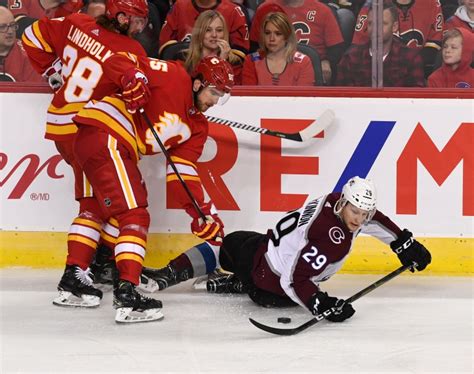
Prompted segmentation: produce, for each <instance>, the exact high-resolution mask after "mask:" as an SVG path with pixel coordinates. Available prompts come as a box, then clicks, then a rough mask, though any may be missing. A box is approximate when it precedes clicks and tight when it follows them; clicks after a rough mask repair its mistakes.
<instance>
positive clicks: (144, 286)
mask: <svg viewBox="0 0 474 374" xmlns="http://www.w3.org/2000/svg"><path fill="white" fill-rule="evenodd" d="M137 288H138V289H139V290H140V291H142V292H146V293H153V292H156V291H159V290H160V286H159V285H158V283H157V282H156V281H155V280H154V279H151V278H150V277H147V276H146V275H145V274H142V275H140V284H139V285H138V286H137Z"/></svg>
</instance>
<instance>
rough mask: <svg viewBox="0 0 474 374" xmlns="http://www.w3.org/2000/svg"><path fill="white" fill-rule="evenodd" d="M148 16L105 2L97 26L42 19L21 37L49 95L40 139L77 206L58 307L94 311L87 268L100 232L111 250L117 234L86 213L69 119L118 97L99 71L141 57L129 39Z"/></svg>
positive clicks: (128, 0) (138, 0)
mask: <svg viewBox="0 0 474 374" xmlns="http://www.w3.org/2000/svg"><path fill="white" fill-rule="evenodd" d="M147 14H148V5H147V3H146V1H145V0H108V2H107V11H106V14H105V15H103V16H100V17H99V18H98V19H97V20H96V19H94V18H92V17H90V16H88V15H86V14H77V13H76V14H72V15H70V16H67V17H65V18H55V19H47V18H42V19H40V20H39V21H36V22H35V23H33V24H32V25H31V26H30V27H28V28H27V29H26V30H25V33H24V35H23V44H24V47H25V49H26V51H27V53H28V56H29V58H30V61H31V63H32V65H33V67H34V68H35V69H36V70H37V71H38V72H39V73H41V74H43V76H44V77H45V78H46V79H47V80H48V82H49V83H50V85H51V87H52V88H53V90H54V95H53V99H52V101H51V105H50V106H49V108H48V112H47V122H46V134H45V138H46V139H50V140H53V141H54V142H55V144H56V148H57V149H58V151H59V153H60V154H61V156H62V157H63V158H64V160H65V161H66V162H67V163H68V164H69V165H71V167H72V168H73V171H74V177H75V198H76V200H77V201H78V202H79V214H78V216H77V217H76V218H75V219H74V221H73V223H72V225H71V227H70V229H69V234H68V256H67V259H66V269H65V272H64V275H63V277H62V279H61V281H60V283H59V285H58V290H59V297H58V298H56V299H55V300H54V303H55V304H57V305H71V306H85V307H93V306H97V305H99V303H100V298H101V297H102V292H101V291H100V290H97V289H95V288H94V287H93V286H92V283H91V282H90V277H89V270H88V267H89V264H90V262H91V260H92V257H93V256H94V252H95V250H96V247H97V243H98V241H99V238H100V237H101V232H102V240H104V241H106V242H107V243H108V244H109V246H110V247H111V248H113V245H114V241H115V240H116V236H117V232H118V230H117V228H116V227H114V222H113V220H111V222H110V223H111V224H110V225H107V226H106V227H102V221H101V220H99V219H98V218H97V217H95V216H94V215H93V214H92V213H91V212H93V211H94V210H95V209H96V206H95V205H96V204H97V203H96V200H95V199H93V191H92V189H91V186H90V184H89V182H88V181H87V179H86V178H84V175H83V172H82V170H81V168H80V166H79V165H78V164H77V162H76V160H75V158H74V155H73V151H72V144H73V140H74V137H75V134H76V131H77V127H76V125H75V124H74V123H73V121H72V117H73V116H74V115H75V114H76V113H77V112H78V111H79V110H80V109H81V108H82V107H83V106H84V104H85V103H87V102H88V101H89V100H90V99H101V98H102V97H104V96H106V95H109V94H113V93H114V92H118V91H122V89H123V87H121V86H120V85H118V84H116V83H115V81H117V79H116V77H114V75H113V74H114V72H113V70H110V69H109V70H108V72H109V73H108V74H105V73H104V70H105V69H104V66H105V65H107V64H109V58H110V57H111V56H112V55H113V54H114V52H119V51H126V52H128V53H130V54H134V55H142V56H145V51H144V50H143V48H142V46H141V45H140V44H139V43H138V42H137V41H135V40H133V39H132V38H131V37H130V36H133V35H134V34H135V33H137V32H139V31H141V30H142V29H143V27H144V26H145V24H146V17H147ZM127 89H130V87H128V88H127ZM76 297H78V298H76Z"/></svg>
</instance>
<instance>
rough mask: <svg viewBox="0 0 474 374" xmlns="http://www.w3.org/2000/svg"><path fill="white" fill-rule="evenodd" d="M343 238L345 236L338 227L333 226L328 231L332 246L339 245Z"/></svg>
mask: <svg viewBox="0 0 474 374" xmlns="http://www.w3.org/2000/svg"><path fill="white" fill-rule="evenodd" d="M345 238H346V235H345V234H344V231H342V229H341V228H340V227H337V226H334V227H331V228H330V229H329V239H331V241H332V242H333V243H334V244H341V243H342V241H343V240H344V239H345Z"/></svg>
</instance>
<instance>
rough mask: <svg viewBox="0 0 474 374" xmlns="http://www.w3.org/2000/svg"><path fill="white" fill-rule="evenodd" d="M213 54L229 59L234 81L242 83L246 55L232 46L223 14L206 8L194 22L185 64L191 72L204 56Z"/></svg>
mask: <svg viewBox="0 0 474 374" xmlns="http://www.w3.org/2000/svg"><path fill="white" fill-rule="evenodd" d="M213 55H215V56H218V57H220V58H221V59H223V60H227V61H228V62H229V63H230V64H231V65H232V68H233V71H234V81H235V82H236V84H240V81H241V80H240V76H241V72H242V64H243V60H244V58H245V55H244V54H243V53H242V52H241V51H239V50H236V49H231V48H230V45H229V30H228V28H227V24H226V21H225V19H224V17H223V16H222V14H221V13H219V12H217V11H215V10H206V11H205V12H202V13H201V14H200V15H199V17H198V18H197V19H196V22H195V24H194V27H193V32H192V34H191V42H190V43H189V49H188V50H187V51H185V61H184V66H185V68H186V70H187V71H188V73H190V74H191V73H192V72H193V71H194V69H195V68H196V66H197V65H198V63H199V61H201V59H202V58H204V57H207V56H213Z"/></svg>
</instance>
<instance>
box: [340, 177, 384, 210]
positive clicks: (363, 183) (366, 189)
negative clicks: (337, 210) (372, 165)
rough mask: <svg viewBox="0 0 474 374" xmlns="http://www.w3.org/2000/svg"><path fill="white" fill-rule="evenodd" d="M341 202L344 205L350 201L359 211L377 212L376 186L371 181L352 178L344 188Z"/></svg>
mask: <svg viewBox="0 0 474 374" xmlns="http://www.w3.org/2000/svg"><path fill="white" fill-rule="evenodd" d="M341 200H342V201H343V202H344V203H343V205H345V202H346V201H348V202H350V203H351V204H352V205H354V206H355V207H357V208H359V209H362V210H366V211H368V212H375V209H376V207H377V193H376V191H375V185H374V183H373V182H372V181H371V180H370V179H364V178H360V177H352V178H351V179H349V181H348V182H347V183H346V184H345V185H344V186H343V187H342V194H341Z"/></svg>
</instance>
